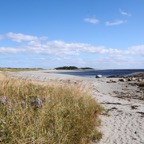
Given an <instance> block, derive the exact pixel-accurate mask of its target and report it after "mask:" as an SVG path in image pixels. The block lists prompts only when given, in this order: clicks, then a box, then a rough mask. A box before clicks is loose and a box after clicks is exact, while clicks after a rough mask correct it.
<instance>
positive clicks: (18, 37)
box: [6, 32, 47, 42]
mask: <svg viewBox="0 0 144 144" xmlns="http://www.w3.org/2000/svg"><path fill="white" fill-rule="evenodd" d="M6 37H7V38H9V39H11V40H12V41H15V42H22V41H37V40H46V39H47V37H39V38H38V37H36V36H31V35H24V34H21V33H12V32H9V33H7V34H6Z"/></svg>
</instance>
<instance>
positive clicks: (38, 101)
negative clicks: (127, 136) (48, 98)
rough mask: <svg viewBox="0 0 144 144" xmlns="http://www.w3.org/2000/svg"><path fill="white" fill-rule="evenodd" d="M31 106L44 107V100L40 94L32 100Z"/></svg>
mask: <svg viewBox="0 0 144 144" xmlns="http://www.w3.org/2000/svg"><path fill="white" fill-rule="evenodd" d="M31 106H32V107H34V108H40V107H42V100H41V99H40V98H39V97H38V96H36V97H35V98H33V99H32V100H31Z"/></svg>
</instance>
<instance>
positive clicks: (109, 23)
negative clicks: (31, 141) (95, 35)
mask: <svg viewBox="0 0 144 144" xmlns="http://www.w3.org/2000/svg"><path fill="white" fill-rule="evenodd" d="M126 22H127V21H126V20H115V21H111V22H110V21H107V22H106V26H114V25H121V24H124V23H126Z"/></svg>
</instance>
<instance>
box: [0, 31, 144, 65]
mask: <svg viewBox="0 0 144 144" xmlns="http://www.w3.org/2000/svg"><path fill="white" fill-rule="evenodd" d="M1 37H2V39H1V41H3V40H5V39H7V40H9V41H13V42H14V43H16V45H14V44H12V45H11V46H0V55H1V56H2V55H3V54H7V55H11V56H12V55H19V54H21V55H25V57H26V55H33V56H32V59H31V58H30V59H31V61H33V62H35V61H37V60H39V62H40V61H41V62H42V63H43V64H44V61H45V62H46V61H47V59H48V58H49V62H51V63H54V61H55V62H57V63H66V64H71V65H72V64H73V65H75V63H76V64H78V65H83V66H84V65H85V66H90V65H91V66H92V65H93V66H94V65H100V66H101V68H104V67H108V68H112V67H114V65H116V67H117V68H123V67H126V68H129V67H133V66H134V65H135V66H137V67H142V65H144V45H136V46H131V47H128V48H127V49H116V48H108V47H106V46H96V45H91V44H87V43H73V42H65V41H60V40H53V41H49V40H47V37H45V36H42V37H37V36H31V35H24V34H21V33H18V34H17V33H12V32H9V33H7V34H4V35H1ZM23 41H24V42H25V43H24V44H23ZM84 55H85V56H84ZM39 56H40V57H39ZM34 59H35V60H34ZM21 61H22V60H21ZM1 63H2V62H0V64H1ZM42 63H41V64H42ZM45 65H46V64H45ZM93 66H92V67H93Z"/></svg>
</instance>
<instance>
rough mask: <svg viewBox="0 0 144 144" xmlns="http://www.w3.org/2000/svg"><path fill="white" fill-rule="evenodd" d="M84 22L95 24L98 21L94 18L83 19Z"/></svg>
mask: <svg viewBox="0 0 144 144" xmlns="http://www.w3.org/2000/svg"><path fill="white" fill-rule="evenodd" d="M84 21H85V22H88V23H91V24H97V23H98V22H99V20H98V19H96V18H85V19H84Z"/></svg>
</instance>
